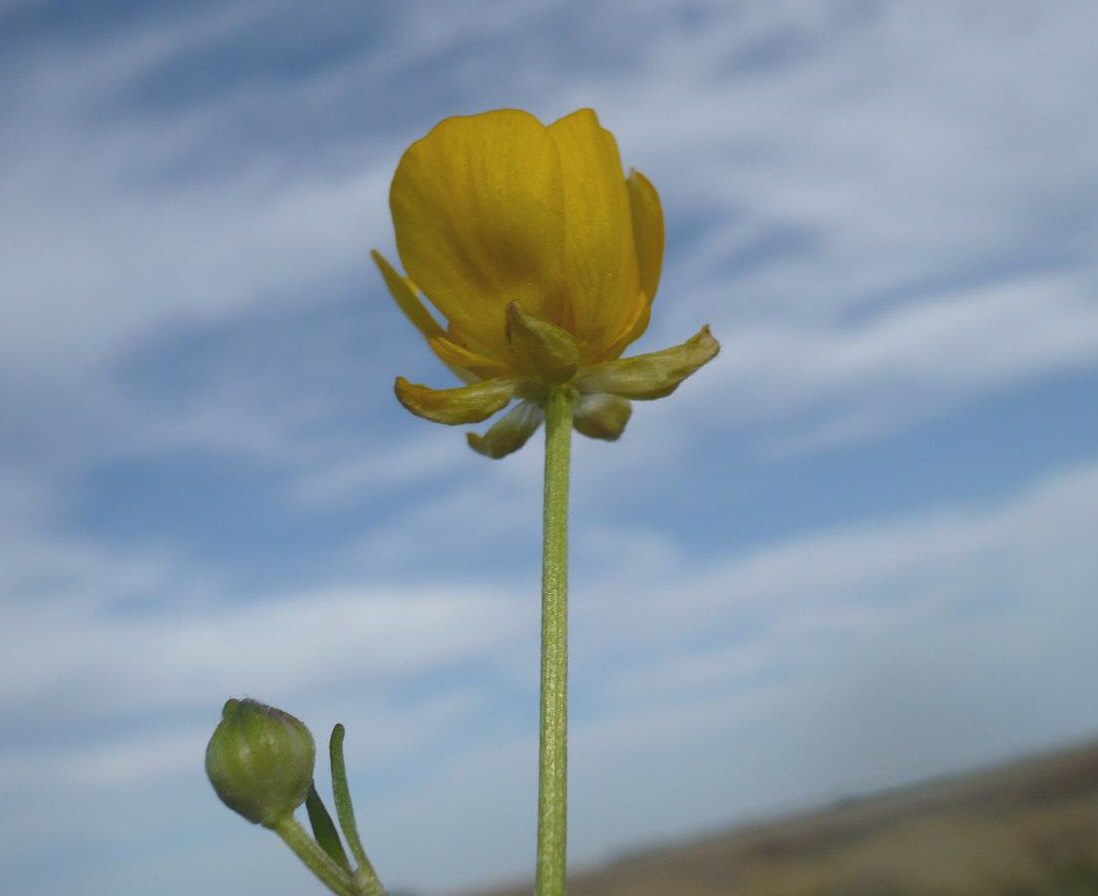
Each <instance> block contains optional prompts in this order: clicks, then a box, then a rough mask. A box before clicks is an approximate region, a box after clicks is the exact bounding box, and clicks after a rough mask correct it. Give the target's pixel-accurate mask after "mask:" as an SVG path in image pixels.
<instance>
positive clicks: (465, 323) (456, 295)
mask: <svg viewBox="0 0 1098 896" xmlns="http://www.w3.org/2000/svg"><path fill="white" fill-rule="evenodd" d="M389 204H390V207H391V210H392V213H393V225H394V228H395V230H396V243H397V249H398V251H399V253H400V259H401V261H402V262H403V264H404V269H405V270H406V271H407V272H408V275H409V276H410V277H411V278H412V280H413V281H415V283H416V285H417V286H419V288H420V289H421V290H423V294H424V295H425V296H427V298H428V299H429V300H430V301H431V303H432V304H433V305H434V306H435V307H436V308H438V310H439V311H440V312H441V313H442V314H443V315H444V316H445V317H446V318H447V320H449V321H450V322H451V323H452V324H453V326H454V327H455V328H456V329H457V330H460V331H461V332H463V333H466V334H469V335H471V336H475V338H476V341H477V343H478V345H479V346H482V347H484V348H486V349H487V350H489V351H490V352H491V353H493V354H495V355H497V357H500V358H504V357H506V356H507V345H506V337H505V334H504V309H505V308H506V307H507V305H508V304H509V303H510V302H519V304H521V305H522V307H523V308H525V309H526V310H528V311H529V312H531V313H533V314H536V315H538V316H539V317H543V318H544V317H546V314H545V312H546V310H547V309H549V308H556V307H558V306H559V304H560V290H561V287H560V274H561V268H562V263H563V251H564V197H563V194H562V191H561V180H560V163H559V161H558V158H557V150H556V146H555V144H554V142H553V139H552V138H551V137H550V136H549V134H548V131H547V130H546V128H545V127H544V126H542V124H541V123H540V122H539V121H538V120H537V119H536V118H534V117H533V116H532V115H530V114H528V113H526V112H520V111H517V110H514V109H504V110H499V111H496V112H488V113H485V114H483V115H473V116H468V117H459V118H448V119H446V120H445V121H443V122H441V123H440V124H438V125H436V126H435V128H434V129H433V130H432V131H431V132H430V133H429V134H427V136H426V137H424V138H423V139H422V140H418V141H417V142H415V143H413V144H412V145H411V147H409V149H408V150H407V152H405V153H404V156H403V157H402V158H401V160H400V164H399V165H398V166H397V170H396V174H395V175H394V176H393V184H392V189H391V191H390V194H389Z"/></svg>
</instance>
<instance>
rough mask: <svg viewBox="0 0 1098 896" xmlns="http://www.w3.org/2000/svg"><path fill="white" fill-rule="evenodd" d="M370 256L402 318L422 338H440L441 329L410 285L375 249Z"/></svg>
mask: <svg viewBox="0 0 1098 896" xmlns="http://www.w3.org/2000/svg"><path fill="white" fill-rule="evenodd" d="M370 255H371V257H372V258H373V259H374V264H376V265H377V266H378V270H380V271H381V276H382V278H384V280H385V285H386V286H387V287H388V288H389V294H390V295H391V296H392V297H393V301H394V302H396V303H397V305H398V306H399V308H400V310H401V311H403V312H404V316H405V317H407V318H408V320H410V321H411V322H412V323H413V324H415V327H416V329H417V330H419V332H421V333H422V334H423V338H424V339H433V338H434V337H435V336H441V335H442V327H441V326H439V323H438V321H436V320H435V319H434V318H433V317H431V313H430V312H429V311H428V310H427V309H426V308H425V307H424V306H423V303H422V302H421V301H420V300H419V296H418V295H417V294H416V291H415V289H414V287H413V286H412V284H410V283H409V282H408V281H407V280H406V279H405V278H404V277H401V276H400V274H398V273H397V271H396V269H395V268H394V267H393V266H392V265H391V264H389V262H388V261H387V260H386V259H385V256H384V255H382V254H381V253H380V252H378V251H377V250H376V249H375V250H373V251H371V252H370Z"/></svg>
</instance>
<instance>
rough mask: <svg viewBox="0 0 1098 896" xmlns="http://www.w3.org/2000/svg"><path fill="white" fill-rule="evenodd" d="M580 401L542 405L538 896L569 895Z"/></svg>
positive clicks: (560, 393) (564, 396)
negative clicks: (571, 614) (571, 570)
mask: <svg viewBox="0 0 1098 896" xmlns="http://www.w3.org/2000/svg"><path fill="white" fill-rule="evenodd" d="M574 402H575V396H574V394H573V392H572V390H571V389H568V388H566V387H561V388H557V389H554V390H553V391H552V392H550V393H549V397H548V399H547V400H546V405H545V509H544V517H543V538H542V567H541V570H542V583H541V724H540V742H539V749H538V855H537V876H536V886H535V894H536V896H564V892H565V870H566V842H567V828H568V470H569V462H570V459H571V448H572V412H573V406H574Z"/></svg>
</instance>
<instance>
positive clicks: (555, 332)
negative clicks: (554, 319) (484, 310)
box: [507, 302, 579, 386]
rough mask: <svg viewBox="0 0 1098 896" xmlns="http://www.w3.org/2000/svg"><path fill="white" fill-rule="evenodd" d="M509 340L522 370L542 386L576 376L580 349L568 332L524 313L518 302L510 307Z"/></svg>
mask: <svg viewBox="0 0 1098 896" xmlns="http://www.w3.org/2000/svg"><path fill="white" fill-rule="evenodd" d="M507 341H508V342H509V343H510V345H511V353H512V355H514V358H515V361H516V363H517V364H518V367H519V370H521V371H522V372H523V373H525V374H527V375H528V376H529V377H531V378H532V379H534V380H536V381H537V382H538V383H542V384H546V385H550V386H559V385H560V384H561V383H566V382H568V380H570V379H571V378H572V377H573V376H574V375H575V373H576V369H577V367H578V366H579V349H578V348H577V347H576V340H575V339H573V338H572V334H571V333H569V332H568V331H567V330H562V329H561V328H560V327H558V326H556V325H555V324H551V323H548V322H547V321H544V320H540V319H539V318H537V317H534V315H532V314H527V313H526V312H525V311H523V310H522V309H521V308H520V307H519V306H518V303H517V302H512V303H511V304H510V305H508V306H507Z"/></svg>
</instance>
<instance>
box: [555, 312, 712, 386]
mask: <svg viewBox="0 0 1098 896" xmlns="http://www.w3.org/2000/svg"><path fill="white" fill-rule="evenodd" d="M720 348H721V347H720V343H718V342H717V340H716V339H714V338H713V336H712V334H711V333H710V332H709V327H702V328H701V331H700V332H698V333H696V334H695V335H694V336H692V337H690V339H688V340H687V341H686V342H684V343H683V344H682V345H676V346H674V347H673V348H665V349H664V350H663V351H659V352H651V353H650V354H647V355H636V356H635V357H632V358H622V359H620V360H618V361H606V362H605V363H603V364H596V365H595V366H594V367H589V368H587V369H586V370H583V371H581V372H580V374H579V376H577V377H576V380H575V383H574V385H575V387H576V388H577V389H578V390H579V391H580V392H581V393H598V392H605V393H607V394H609V395H617V396H619V397H621V398H639V399H652V398H663V397H664V396H665V395H670V394H671V393H672V392H674V391H675V389H676V388H677V387H678V385H679V383H681V382H682V381H683V380H684V379H686V378H687V377H688V376H690V374H692V373H693V372H694V371H695V370H697V369H698V368H699V367H701V366H702V365H703V364H705V363H706V362H707V361H710V360H712V359H713V358H714V357H715V356H716V354H717V352H718V351H720Z"/></svg>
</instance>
